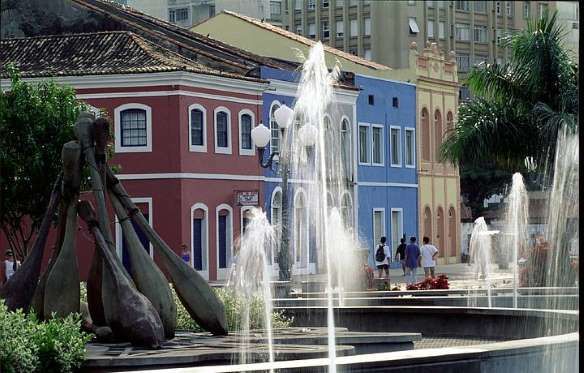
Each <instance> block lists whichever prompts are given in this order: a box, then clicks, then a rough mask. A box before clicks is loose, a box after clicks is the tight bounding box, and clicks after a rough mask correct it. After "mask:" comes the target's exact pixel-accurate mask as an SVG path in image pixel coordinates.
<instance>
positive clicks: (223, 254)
mask: <svg viewBox="0 0 584 373" xmlns="http://www.w3.org/2000/svg"><path fill="white" fill-rule="evenodd" d="M215 228H216V233H217V234H216V245H217V279H218V280H222V279H225V278H227V276H228V273H229V269H230V268H231V261H232V258H233V209H232V208H231V206H229V205H228V204H225V203H224V204H221V205H219V206H217V209H216V223H215Z"/></svg>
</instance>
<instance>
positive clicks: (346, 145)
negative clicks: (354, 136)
mask: <svg viewBox="0 0 584 373" xmlns="http://www.w3.org/2000/svg"><path fill="white" fill-rule="evenodd" d="M351 144H352V142H351V124H350V123H349V119H347V118H346V117H345V118H343V120H341V157H342V162H343V173H344V177H345V178H347V179H350V178H351V175H352V174H353V172H352V171H353V170H352V158H351V155H352V151H351V150H352V149H353V147H352V145H351Z"/></svg>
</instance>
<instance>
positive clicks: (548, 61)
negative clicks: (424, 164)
mask: <svg viewBox="0 0 584 373" xmlns="http://www.w3.org/2000/svg"><path fill="white" fill-rule="evenodd" d="M556 17H557V13H555V12H554V13H553V14H551V15H550V14H548V13H547V12H546V13H545V14H544V15H543V17H542V18H541V19H539V20H535V21H531V22H529V23H528V26H527V29H525V30H523V31H521V32H519V33H517V34H515V35H511V36H508V37H506V38H504V39H503V46H504V47H509V49H510V59H509V61H508V62H507V63H505V64H502V65H499V64H490V65H485V64H481V65H479V67H478V68H475V69H473V70H472V71H471V72H470V74H469V77H468V86H469V89H470V91H471V93H472V98H471V100H470V101H468V102H465V103H462V104H461V105H460V107H459V109H458V123H457V126H455V127H454V128H453V129H452V130H451V131H450V133H449V134H448V136H447V138H446V140H445V141H444V143H443V145H442V147H441V158H442V160H447V161H450V162H452V163H455V164H458V165H459V166H460V168H461V175H464V174H465V171H464V170H465V169H466V170H467V171H470V172H466V173H467V174H470V173H473V172H474V173H475V174H477V173H480V172H481V170H488V169H491V170H494V169H497V170H499V171H500V172H502V173H513V172H517V171H519V172H525V171H526V165H525V163H524V161H525V158H526V157H533V158H534V159H535V160H536V162H537V163H538V164H539V165H542V167H538V169H539V170H540V171H541V170H543V169H544V167H543V165H545V164H546V163H547V164H549V162H550V161H551V157H553V155H554V150H555V144H556V140H557V134H558V130H559V129H560V128H561V127H562V126H567V127H568V128H570V129H575V128H576V127H577V125H578V124H577V113H578V67H577V65H575V64H574V63H573V62H572V60H571V59H570V56H569V54H568V52H567V51H566V50H565V49H564V47H563V46H562V39H563V37H564V35H565V32H564V30H563V29H562V27H561V26H560V25H559V24H558V23H557V19H556ZM489 177H490V176H489ZM461 181H462V183H463V184H464V183H465V182H469V181H470V180H466V181H465V180H464V178H463V180H461ZM475 181H476V178H475ZM462 189H463V190H464V189H465V188H464V186H463V188H462ZM487 194H493V193H492V191H491V192H489V191H487Z"/></svg>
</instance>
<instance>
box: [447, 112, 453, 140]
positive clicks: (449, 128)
mask: <svg viewBox="0 0 584 373" xmlns="http://www.w3.org/2000/svg"><path fill="white" fill-rule="evenodd" d="M453 131H454V118H453V115H452V112H451V111H449V112H448V114H446V134H447V136H448V137H450V136H452V134H453Z"/></svg>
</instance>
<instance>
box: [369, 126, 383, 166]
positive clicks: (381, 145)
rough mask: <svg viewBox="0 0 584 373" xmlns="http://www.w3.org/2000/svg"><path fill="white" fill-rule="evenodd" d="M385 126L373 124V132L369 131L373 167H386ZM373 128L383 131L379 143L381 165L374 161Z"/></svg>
mask: <svg viewBox="0 0 584 373" xmlns="http://www.w3.org/2000/svg"><path fill="white" fill-rule="evenodd" d="M384 127H385V126H384V125H383V124H371V130H370V131H369V133H370V136H371V140H370V141H369V143H370V144H371V156H370V158H369V159H370V161H371V166H377V167H383V166H384V165H385V145H384V143H385V128H384ZM373 128H380V129H381V140H380V141H379V147H380V149H379V151H380V154H381V163H375V162H374V160H373Z"/></svg>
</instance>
